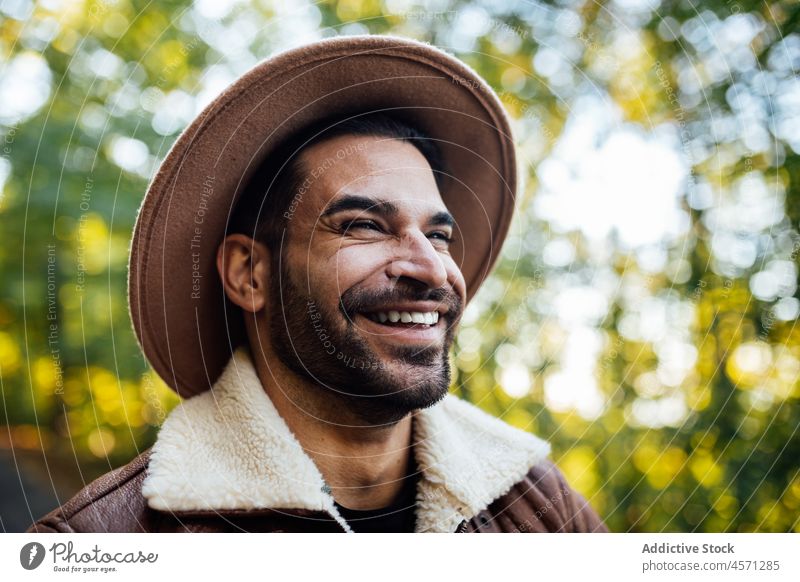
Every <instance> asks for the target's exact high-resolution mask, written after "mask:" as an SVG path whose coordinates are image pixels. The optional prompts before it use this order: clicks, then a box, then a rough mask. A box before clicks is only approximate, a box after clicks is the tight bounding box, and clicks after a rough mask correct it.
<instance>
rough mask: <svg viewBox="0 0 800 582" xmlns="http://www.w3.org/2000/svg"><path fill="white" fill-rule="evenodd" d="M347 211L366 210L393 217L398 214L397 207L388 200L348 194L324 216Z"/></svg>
mask: <svg viewBox="0 0 800 582" xmlns="http://www.w3.org/2000/svg"><path fill="white" fill-rule="evenodd" d="M345 210H364V211H368V212H375V213H377V214H383V215H386V216H392V215H395V214H397V212H398V210H397V206H395V205H394V204H392V203H391V202H388V201H386V200H379V199H375V198H368V197H366V196H356V195H353V194H346V195H344V196H342V197H341V198H339V199H337V200H336V201H335V202H333V203H331V204H330V205H329V206H328V208H326V209H325V212H323V213H322V216H323V217H325V216H331V215H332V214H336V213H337V212H343V211H345Z"/></svg>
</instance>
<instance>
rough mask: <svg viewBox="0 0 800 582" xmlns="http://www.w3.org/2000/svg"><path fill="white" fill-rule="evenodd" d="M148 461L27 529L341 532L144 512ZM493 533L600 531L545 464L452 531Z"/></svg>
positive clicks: (285, 520) (325, 525)
mask: <svg viewBox="0 0 800 582" xmlns="http://www.w3.org/2000/svg"><path fill="white" fill-rule="evenodd" d="M149 457H150V451H149V450H148V451H145V452H144V453H142V454H141V455H139V456H138V457H136V458H135V459H134V460H133V461H131V462H130V463H128V464H127V465H125V466H124V467H121V468H119V469H117V470H115V471H112V472H110V473H107V474H105V475H103V476H102V477H100V478H99V479H97V480H96V481H94V482H93V483H91V484H89V485H88V486H87V487H85V488H84V489H83V490H81V492H80V493H78V494H77V495H75V497H73V498H72V499H70V500H69V501H68V502H67V503H65V504H64V505H62V506H61V507H59V508H58V509H56V510H54V511H52V512H50V513H48V514H47V515H45V516H44V517H42V518H41V519H40V520H38V521H37V522H36V523H35V524H33V525H32V526H31V527H30V529H29V530H28V531H29V532H38V533H63V532H68V533H73V532H234V531H235V532H241V531H246V532H343V531H344V529H343V528H342V526H341V525H339V523H337V521H336V520H335V519H334V518H333V517H332V516H331V515H329V514H327V513H326V512H323V511H312V510H306V509H273V508H267V509H249V510H216V511H176V512H164V511H158V510H155V509H152V508H150V507H148V505H147V500H146V499H145V498H144V497H143V496H142V491H141V490H142V482H143V481H144V478H145V470H146V468H147V462H148V459H149ZM454 531H455V532H466V533H496V532H523V533H525V532H531V533H534V532H536V533H538V532H605V531H608V530H607V529H606V527H605V525H604V524H603V522H602V521H600V518H599V517H598V516H597V514H595V512H594V511H593V510H592V509H591V507H590V506H589V505H588V504H586V501H585V500H584V499H583V498H582V497H581V496H580V495H579V494H578V493H576V492H575V491H573V490H572V489H570V488H569V486H568V485H567V483H566V481H564V478H563V476H562V475H561V473H560V472H559V471H558V469H556V468H555V467H554V466H553V465H552V464H551V463H549V462H545V463H543V464H541V465H538V466H536V467H534V468H532V469H531V470H530V471H529V472H528V474H527V475H526V477H525V479H523V480H522V481H521V482H519V483H518V484H516V485H515V486H514V487H512V488H511V490H510V491H509V492H508V493H506V494H505V495H503V496H502V497H500V498H499V499H497V500H496V501H495V502H493V503H491V504H490V505H489V507H487V508H486V509H484V510H482V511H479V512H478V513H477V514H476V515H475V516H473V517H472V518H470V519H468V520H462V521H461V522H460V523H459V524H458V526H457V527H456V528H455V530H454Z"/></svg>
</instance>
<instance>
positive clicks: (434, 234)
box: [428, 230, 453, 243]
mask: <svg viewBox="0 0 800 582" xmlns="http://www.w3.org/2000/svg"><path fill="white" fill-rule="evenodd" d="M428 236H429V237H433V238H437V239H439V240H443V241H444V242H447V243H451V242H453V237H451V236H448V234H447V233H446V232H442V231H439V230H437V231H436V232H432V233H430V234H429V235H428Z"/></svg>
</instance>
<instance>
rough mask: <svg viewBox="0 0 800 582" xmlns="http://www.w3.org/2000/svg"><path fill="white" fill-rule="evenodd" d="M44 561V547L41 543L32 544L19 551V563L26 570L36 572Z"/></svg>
mask: <svg viewBox="0 0 800 582" xmlns="http://www.w3.org/2000/svg"><path fill="white" fill-rule="evenodd" d="M43 561H44V546H43V545H42V544H40V543H39V542H30V543H27V544H25V545H24V546H22V549H21V550H20V551H19V563H20V564H22V567H23V568H25V569H26V570H35V569H36V568H38V567H39V566H40V565H41V563H42V562H43Z"/></svg>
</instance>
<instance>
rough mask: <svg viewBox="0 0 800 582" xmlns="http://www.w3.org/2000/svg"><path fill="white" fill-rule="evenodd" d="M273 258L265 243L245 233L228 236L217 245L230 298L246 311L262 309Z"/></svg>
mask: <svg viewBox="0 0 800 582" xmlns="http://www.w3.org/2000/svg"><path fill="white" fill-rule="evenodd" d="M270 258H271V257H270V251H269V249H268V248H267V246H266V245H265V244H263V243H260V242H258V241H256V240H254V239H252V238H250V237H248V236H245V235H243V234H232V235H230V236H228V237H226V238H225V240H223V241H222V243H221V244H220V245H219V248H218V249H217V272H219V277H220V279H221V280H222V287H223V288H224V289H225V294H226V295H227V296H228V299H230V300H231V301H232V302H233V303H235V304H236V305H238V306H239V307H241V308H242V309H244V310H245V311H249V312H251V313H257V312H259V311H261V310H262V309H263V308H264V306H265V305H266V303H267V297H268V293H269V282H270V264H271V263H270Z"/></svg>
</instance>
